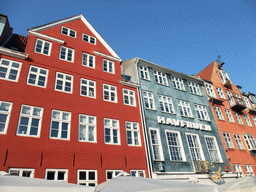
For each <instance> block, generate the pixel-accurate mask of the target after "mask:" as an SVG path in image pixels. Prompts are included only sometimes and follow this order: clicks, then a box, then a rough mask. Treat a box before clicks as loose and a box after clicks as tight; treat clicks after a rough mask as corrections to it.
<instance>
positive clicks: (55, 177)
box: [45, 169, 68, 182]
mask: <svg viewBox="0 0 256 192" xmlns="http://www.w3.org/2000/svg"><path fill="white" fill-rule="evenodd" d="M48 172H55V173H54V179H52V180H54V181H64V182H65V181H68V169H45V179H46V180H50V179H47V173H48ZM59 172H65V175H64V180H58V173H59Z"/></svg>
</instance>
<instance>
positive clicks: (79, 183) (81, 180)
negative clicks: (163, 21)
mask: <svg viewBox="0 0 256 192" xmlns="http://www.w3.org/2000/svg"><path fill="white" fill-rule="evenodd" d="M80 172H85V174H86V179H85V180H83V179H80ZM90 172H94V174H95V179H94V180H90V179H89V173H90ZM77 184H78V185H85V186H87V187H96V186H97V184H98V175H97V170H85V169H78V170H77ZM91 184H94V186H90V185H91Z"/></svg>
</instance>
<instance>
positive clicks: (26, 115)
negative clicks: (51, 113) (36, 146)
mask: <svg viewBox="0 0 256 192" xmlns="http://www.w3.org/2000/svg"><path fill="white" fill-rule="evenodd" d="M42 116H43V109H42V108H39V107H33V106H27V105H22V106H21V111H20V119H19V123H18V129H17V135H23V136H34V137H39V135H40V129H41V122H42Z"/></svg>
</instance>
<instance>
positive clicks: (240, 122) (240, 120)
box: [234, 112, 244, 125]
mask: <svg viewBox="0 0 256 192" xmlns="http://www.w3.org/2000/svg"><path fill="white" fill-rule="evenodd" d="M234 113H235V116H236V120H237V122H238V123H239V124H241V125H243V124H244V123H243V121H242V118H241V116H240V113H238V112H234Z"/></svg>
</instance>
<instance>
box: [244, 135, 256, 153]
mask: <svg viewBox="0 0 256 192" xmlns="http://www.w3.org/2000/svg"><path fill="white" fill-rule="evenodd" d="M243 136H244V140H245V143H246V146H247V148H248V150H249V151H251V150H256V141H255V138H254V137H253V136H252V135H250V134H244V135H243Z"/></svg>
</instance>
